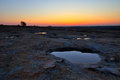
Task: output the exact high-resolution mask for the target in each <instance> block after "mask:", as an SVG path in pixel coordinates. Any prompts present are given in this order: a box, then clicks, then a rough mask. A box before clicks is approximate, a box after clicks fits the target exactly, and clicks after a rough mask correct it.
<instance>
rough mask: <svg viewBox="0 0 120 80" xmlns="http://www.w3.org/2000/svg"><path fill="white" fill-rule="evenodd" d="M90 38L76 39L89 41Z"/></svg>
mask: <svg viewBox="0 0 120 80" xmlns="http://www.w3.org/2000/svg"><path fill="white" fill-rule="evenodd" d="M90 39H91V38H77V40H90Z"/></svg>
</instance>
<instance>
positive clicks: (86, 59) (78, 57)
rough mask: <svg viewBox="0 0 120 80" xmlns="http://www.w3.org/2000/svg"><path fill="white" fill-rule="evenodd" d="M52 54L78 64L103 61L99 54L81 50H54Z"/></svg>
mask: <svg viewBox="0 0 120 80" xmlns="http://www.w3.org/2000/svg"><path fill="white" fill-rule="evenodd" d="M50 54H52V55H55V56H56V57H60V58H64V59H66V60H68V61H70V62H71V63H76V64H96V63H98V62H100V61H101V58H100V56H99V55H98V54H92V53H82V52H80V51H64V52H52V53H50Z"/></svg>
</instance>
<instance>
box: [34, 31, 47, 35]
mask: <svg viewBox="0 0 120 80" xmlns="http://www.w3.org/2000/svg"><path fill="white" fill-rule="evenodd" d="M35 34H42V35H44V34H47V32H36V33H35Z"/></svg>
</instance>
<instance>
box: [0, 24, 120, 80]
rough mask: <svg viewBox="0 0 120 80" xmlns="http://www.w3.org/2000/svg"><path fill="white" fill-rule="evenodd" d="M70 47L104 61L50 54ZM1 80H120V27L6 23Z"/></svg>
mask: <svg viewBox="0 0 120 80" xmlns="http://www.w3.org/2000/svg"><path fill="white" fill-rule="evenodd" d="M69 50H76V51H82V52H92V53H93V54H94V53H98V54H99V55H100V57H101V59H102V60H101V62H100V63H98V64H93V65H83V64H72V63H70V62H68V61H67V60H65V59H61V58H58V57H55V56H54V55H51V54H50V52H52V51H69ZM0 80H120V30H89V29H79V28H51V27H49V28H35V27H12V26H10V27H8V26H2V27H0Z"/></svg>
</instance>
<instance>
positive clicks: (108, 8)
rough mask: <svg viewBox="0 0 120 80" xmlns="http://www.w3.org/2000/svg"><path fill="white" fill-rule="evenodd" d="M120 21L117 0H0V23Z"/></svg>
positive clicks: (76, 23) (95, 23)
mask: <svg viewBox="0 0 120 80" xmlns="http://www.w3.org/2000/svg"><path fill="white" fill-rule="evenodd" d="M20 21H25V22H26V23H27V24H28V25H46V26H47V25H58V26H59V25H64V26H71V25H120V0H0V24H19V23H20Z"/></svg>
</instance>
